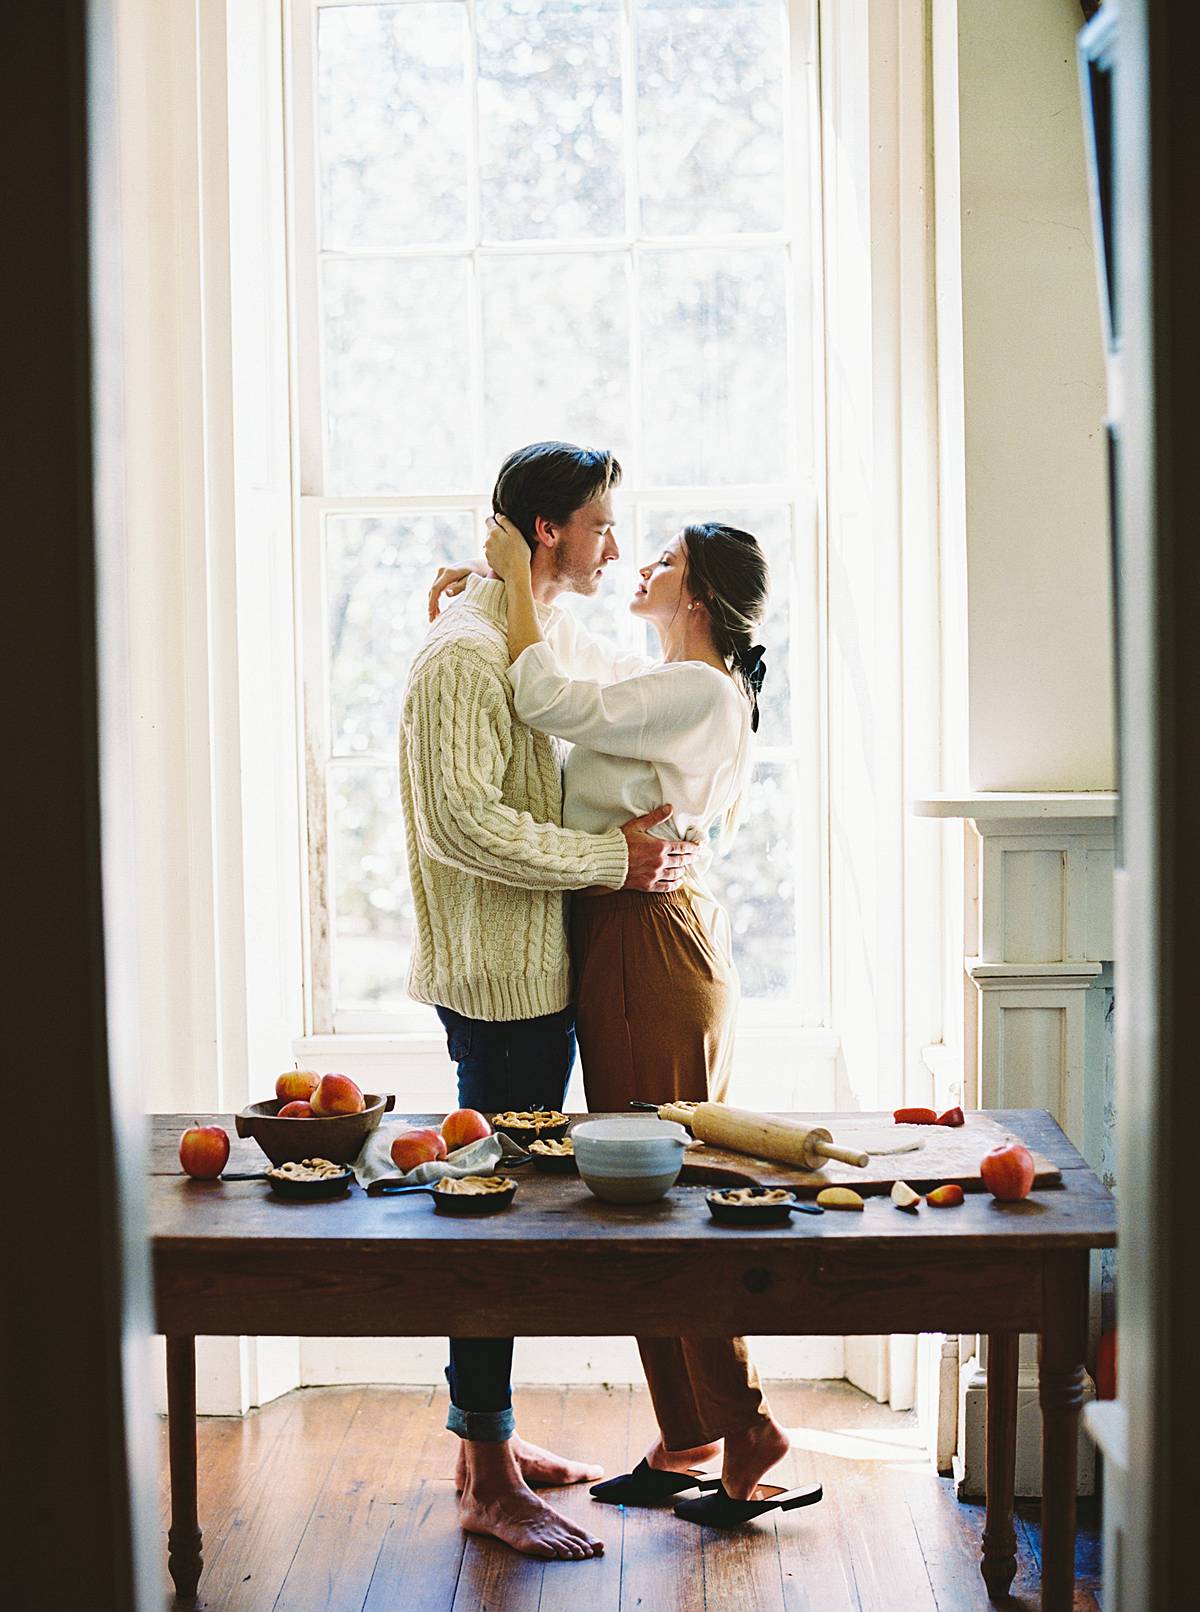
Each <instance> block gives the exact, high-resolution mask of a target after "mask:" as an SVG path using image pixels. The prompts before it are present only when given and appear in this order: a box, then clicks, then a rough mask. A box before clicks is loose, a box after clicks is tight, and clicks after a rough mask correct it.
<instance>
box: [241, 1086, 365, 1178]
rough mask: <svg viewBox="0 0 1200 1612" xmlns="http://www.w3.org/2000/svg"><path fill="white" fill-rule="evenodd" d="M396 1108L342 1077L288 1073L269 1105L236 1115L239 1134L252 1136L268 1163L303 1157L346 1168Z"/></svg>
mask: <svg viewBox="0 0 1200 1612" xmlns="http://www.w3.org/2000/svg"><path fill="white" fill-rule="evenodd" d="M395 1106H396V1099H395V1098H394V1097H392V1096H386V1097H382V1096H377V1095H376V1094H375V1093H374V1092H363V1091H361V1090H360V1089H359V1087H358V1086H357V1085H356V1084H355V1083H354V1081H352V1080H351V1079H350V1077H349V1076H348V1075H339V1074H329V1075H319V1074H317V1073H316V1071H315V1070H313V1069H288V1070H286V1071H285V1072H284V1073H283V1074H282V1075H280V1076H279V1079H278V1080H277V1081H276V1082H275V1096H274V1098H273V1099H272V1100H271V1101H270V1102H266V1103H251V1104H250V1106H249V1107H248V1108H243V1109H242V1111H241V1113H240V1114H238V1115H237V1116H236V1119H235V1122H234V1123H235V1124H236V1127H237V1133H238V1135H239V1136H243V1137H245V1136H252V1137H253V1138H254V1140H255V1141H256V1142H257V1143H258V1145H259V1147H260V1148H262V1150H263V1152H264V1153H265V1154H266V1155H267V1157H268V1158H269V1159H270V1161H271V1163H272V1164H274V1165H281V1164H299V1163H300V1162H301V1161H302V1160H304V1159H311V1158H321V1159H329V1160H330V1161H331V1162H332V1163H333V1164H350V1163H352V1162H353V1160H354V1159H356V1158H357V1157H358V1155H359V1154H360V1153H361V1152H362V1149H363V1144H364V1143H365V1142H366V1140H367V1137H368V1136H370V1134H371V1132H372V1131H373V1130H375V1129H377V1127H378V1125H379V1122H380V1120H381V1119H382V1118H383V1116H384V1115H385V1114H386V1113H389V1112H390V1111H391V1110H392V1109H393V1108H394V1107H395Z"/></svg>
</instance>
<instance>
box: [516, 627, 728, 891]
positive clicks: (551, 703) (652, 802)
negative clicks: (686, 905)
mask: <svg viewBox="0 0 1200 1612" xmlns="http://www.w3.org/2000/svg"><path fill="white" fill-rule="evenodd" d="M568 634H569V637H570V640H571V642H570V643H567V642H563V643H562V646H561V647H562V649H563V652H564V655H565V656H566V658H567V660H568V664H569V665H570V667H571V671H572V672H573V673H576V674H578V673H580V672H581V671H583V672H584V675H583V676H579V675H576V676H568V675H567V673H566V672H564V671H563V669H562V666H561V665H560V663H559V660H558V658H557V656H556V654H555V652H554V650H553V649H552V648H551V647H550V645H549V644H547V643H538V644H531V645H530V646H529V648H528V649H526V650H525V651H524V653H523V654H521V655H520V656H518V658H517V659H516V660H515V661H514V662H513V664H512V665H511V666H510V667H509V672H508V675H509V680H510V682H511V683H512V688H513V704H514V709H515V710H516V713H517V715H518V716H519V717H520V719H521V721H522V722H524V723H526V724H527V725H528V726H529V727H531V728H537V729H538V730H539V731H541V732H543V733H550V734H553V735H555V736H556V737H557V738H560V739H566V740H568V741H570V743H571V744H572V746H573V748H572V750H571V752H570V754H569V755H568V757H567V763H566V768H565V771H564V773H563V827H564V828H576V829H583V830H585V831H586V832H588V833H591V834H600V833H603V832H605V831H606V830H608V829H611V828H615V827H618V826H619V825H620V824H622V823H625V822H628V821H629V819H630V818H631V817H640V816H641V815H642V814H643V813H644V812H649V811H653V810H654V808H655V807H657V806H660V805H662V804H663V803H665V802H668V801H669V802H670V803H671V805H672V806H673V807H674V812H673V814H672V816H670V817H669V818H667V820H666V821H665V822H664V823H662V824H661V825H660V826H659V827H658V828H657V829H656V830H655V832H656V833H658V834H660V835H661V836H662V837H663V838H664V839H686V840H691V841H692V842H693V843H695V844H698V845H700V846H701V850H700V852H699V854H698V855H697V856H696V857H695V859H694V861H693V863H692V865H691V868H690V869H689V875H688V879H687V883H688V884H689V885H692V886H693V887H694V888H695V889H696V890H697V891H698V892H699V893H701V894H704V895H706V896H709V899H710V900H711V896H710V895H709V892H708V890H707V887H706V885H705V883H704V874H705V871H706V870H707V868H708V866H709V864H710V863H711V861H712V849H713V847H712V842H713V841H714V840H715V839H716V838H718V837H719V833H720V828H721V823H722V819H723V818H724V817H725V814H726V813H727V812H728V810H729V808H730V807H731V806H732V805H733V804H734V803H735V802H736V800H737V799H738V797H739V795H740V794H741V793H742V791H743V789H744V788H745V787H746V785H747V783H748V781H749V776H750V769H751V765H752V745H751V729H750V705H749V702H748V701H747V699H746V697H745V695H744V694H743V693H742V692H741V690H740V689H739V688H738V686H737V685H736V684H735V683H734V681H733V679H732V678H731V677H729V676H727V675H726V674H725V673H724V672H721V671H718V670H717V668H716V667H715V666H709V665H707V664H706V663H705V662H703V661H673V662H670V663H669V664H664V663H657V662H653V661H648V660H645V659H643V658H642V657H641V656H630V655H623V654H621V653H620V652H618V651H616V650H615V647H614V646H609V645H606V644H605V643H604V641H603V640H601V639H596V638H593V637H591V636H590V635H589V634H586V633H584V632H583V631H582V629H579V628H576V631H575V632H571V631H570V629H568Z"/></svg>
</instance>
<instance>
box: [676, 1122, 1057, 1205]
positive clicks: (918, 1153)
mask: <svg viewBox="0 0 1200 1612" xmlns="http://www.w3.org/2000/svg"><path fill="white" fill-rule="evenodd" d="M789 1118H793V1119H798V1120H800V1121H801V1123H803V1124H824V1125H827V1126H828V1127H829V1129H830V1130H832V1132H833V1136H834V1140H835V1141H836V1142H837V1143H838V1144H839V1146H841V1147H847V1148H858V1149H861V1151H863V1152H864V1153H868V1154H869V1155H870V1163H869V1164H868V1165H867V1167H866V1169H864V1170H859V1169H856V1168H855V1167H854V1165H852V1164H838V1163H836V1162H835V1161H833V1160H830V1162H829V1163H828V1164H827V1165H826V1166H825V1168H824V1169H823V1170H804V1169H800V1168H798V1167H796V1166H794V1165H790V1164H775V1163H772V1161H771V1160H770V1159H754V1158H751V1157H750V1156H749V1155H748V1154H745V1153H733V1152H730V1151H728V1150H727V1149H725V1148H718V1147H710V1146H709V1145H708V1143H701V1144H699V1145H698V1146H696V1147H694V1148H691V1149H689V1151H688V1152H687V1154H686V1155H685V1163H684V1166H683V1169H682V1171H681V1172H680V1176H679V1180H680V1182H681V1184H682V1185H684V1186H736V1185H754V1186H781V1187H792V1188H794V1189H795V1191H796V1192H797V1193H798V1194H799V1195H800V1196H801V1197H812V1196H814V1195H815V1194H816V1193H818V1192H820V1190H821V1188H822V1187H832V1186H846V1187H853V1188H854V1189H855V1191H856V1192H861V1193H862V1194H863V1195H864V1196H866V1195H868V1194H871V1193H881V1192H890V1191H891V1190H892V1183H893V1182H895V1181H907V1182H908V1183H909V1185H910V1186H912V1187H915V1188H918V1189H921V1190H924V1189H926V1188H929V1187H935V1186H941V1185H943V1184H944V1183H946V1182H950V1181H957V1182H958V1183H959V1185H960V1186H961V1187H962V1189H963V1191H964V1192H970V1191H976V1192H978V1191H982V1188H983V1182H982V1180H981V1178H980V1175H979V1161H980V1160H981V1159H982V1158H983V1155H984V1154H985V1153H986V1152H988V1150H989V1149H990V1148H993V1147H1000V1146H1001V1145H1002V1144H1003V1143H1005V1142H1016V1141H1019V1140H1020V1139H1019V1138H1018V1137H1017V1136H1016V1135H1015V1134H1014V1133H1013V1132H1012V1131H1008V1130H1005V1128H1004V1127H1003V1126H1002V1125H999V1124H997V1122H996V1121H995V1120H993V1119H989V1118H987V1117H986V1116H985V1115H983V1114H968V1115H967V1116H966V1124H965V1125H961V1126H959V1127H957V1128H955V1129H951V1128H949V1127H948V1126H945V1125H896V1124H893V1123H892V1121H891V1120H890V1119H887V1118H882V1119H881V1118H880V1117H879V1116H877V1115H862V1114H838V1115H835V1116H834V1117H833V1118H832V1119H831V1118H830V1116H829V1115H828V1114H825V1115H821V1116H811V1117H810V1116H805V1115H802V1114H795V1115H790V1116H789ZM896 1148H903V1149H904V1150H905V1151H902V1152H892V1151H888V1152H884V1151H881V1150H882V1149H896ZM1033 1164H1034V1169H1035V1171H1036V1174H1035V1176H1034V1185H1035V1186H1039V1187H1044V1186H1049V1185H1053V1184H1055V1183H1058V1182H1061V1180H1062V1172H1061V1171H1060V1170H1059V1168H1058V1166H1057V1165H1056V1164H1054V1163H1052V1162H1051V1161H1050V1160H1049V1159H1047V1158H1045V1157H1043V1155H1042V1154H1040V1153H1037V1152H1035V1153H1034V1155H1033Z"/></svg>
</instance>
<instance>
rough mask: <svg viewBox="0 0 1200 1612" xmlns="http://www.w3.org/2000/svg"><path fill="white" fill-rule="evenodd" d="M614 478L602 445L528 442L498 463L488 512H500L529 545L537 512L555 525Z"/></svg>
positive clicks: (617, 475) (617, 474) (615, 467)
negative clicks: (593, 446) (583, 446)
mask: <svg viewBox="0 0 1200 1612" xmlns="http://www.w3.org/2000/svg"><path fill="white" fill-rule="evenodd" d="M620 479H621V467H620V465H619V464H618V463H617V461H616V460H615V459H614V458H613V456H612V454H611V452H610V451H609V450H608V449H607V448H577V447H576V446H575V444H574V443H573V442H531V443H530V444H529V446H528V447H526V448H518V449H517V450H516V452H515V453H510V454H509V456H508V458H507V459H506V460H505V461H504V463H503V464H502V465H501V466H500V474H499V475H498V476H497V477H496V485H495V487H494V488H493V489H492V513H493V514H494V515H497V516H499V515H506V516H507V517H508V519H509V520H510V521H512V523H513V525H514V526H516V527H517V529H518V530H519V531H520V533H521V535H522V536H523V537H524V539H525V541H526V542H527V543H528V544H529V545H530V547H533V546H534V544H535V543H536V541H537V539H536V535H535V533H536V522H537V518H538V516H539V515H541V516H542V517H543V518H544V519H546V520H548V521H553V522H554V523H555V525H559V526H561V525H563V524H564V523H565V522H566V521H569V520H570V518H571V516H572V515H573V514H574V513H575V511H576V510H577V509H582V508H583V506H584V505H585V504H590V503H591V501H592V499H593V498H599V497H600V496H601V494H603V493H606V492H608V490H609V488H610V487H615V486H616V485H617V483H618V482H619V481H620Z"/></svg>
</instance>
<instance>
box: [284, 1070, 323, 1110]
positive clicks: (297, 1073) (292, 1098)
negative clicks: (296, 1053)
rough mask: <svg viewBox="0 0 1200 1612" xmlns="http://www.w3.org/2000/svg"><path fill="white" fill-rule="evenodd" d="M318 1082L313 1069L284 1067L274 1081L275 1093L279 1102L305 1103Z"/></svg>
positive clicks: (317, 1075)
mask: <svg viewBox="0 0 1200 1612" xmlns="http://www.w3.org/2000/svg"><path fill="white" fill-rule="evenodd" d="M320 1084H321V1077H320V1075H319V1074H318V1073H317V1071H316V1070H315V1069H285V1070H284V1072H283V1073H282V1074H281V1075H280V1076H279V1078H278V1079H277V1080H276V1082H275V1095H276V1097H278V1099H279V1101H280V1102H281V1103H307V1102H308V1101H309V1099H310V1098H311V1097H312V1094H313V1092H315V1091H316V1089H317V1087H318V1086H319V1085H320Z"/></svg>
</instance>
